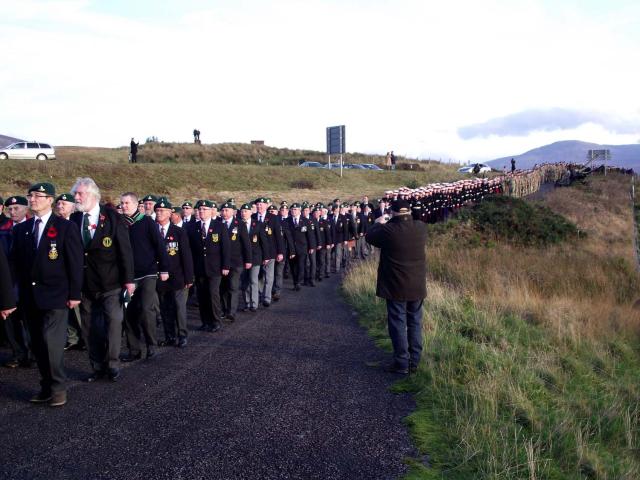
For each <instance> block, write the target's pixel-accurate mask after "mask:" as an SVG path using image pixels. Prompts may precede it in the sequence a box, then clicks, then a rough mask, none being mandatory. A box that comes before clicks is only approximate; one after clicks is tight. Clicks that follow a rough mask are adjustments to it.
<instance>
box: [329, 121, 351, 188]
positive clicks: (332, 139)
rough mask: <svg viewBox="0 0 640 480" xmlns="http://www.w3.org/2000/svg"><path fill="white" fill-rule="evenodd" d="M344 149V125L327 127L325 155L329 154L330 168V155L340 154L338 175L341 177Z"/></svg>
mask: <svg viewBox="0 0 640 480" xmlns="http://www.w3.org/2000/svg"><path fill="white" fill-rule="evenodd" d="M344 153H346V150H345V128H344V125H338V126H336V127H327V155H328V156H329V169H331V155H333V154H339V155H340V176H341V177H342V168H343V166H344V162H343V159H342V155H343V154H344Z"/></svg>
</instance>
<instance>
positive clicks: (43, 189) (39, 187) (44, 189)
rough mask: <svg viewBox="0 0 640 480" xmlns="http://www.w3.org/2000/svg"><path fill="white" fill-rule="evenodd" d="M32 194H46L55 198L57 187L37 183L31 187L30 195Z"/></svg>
mask: <svg viewBox="0 0 640 480" xmlns="http://www.w3.org/2000/svg"><path fill="white" fill-rule="evenodd" d="M31 192H38V193H44V194H45V195H48V196H50V197H55V196H56V187H54V186H53V185H51V184H50V183H46V182H43V183H36V184H35V185H31V187H30V188H29V191H28V193H31Z"/></svg>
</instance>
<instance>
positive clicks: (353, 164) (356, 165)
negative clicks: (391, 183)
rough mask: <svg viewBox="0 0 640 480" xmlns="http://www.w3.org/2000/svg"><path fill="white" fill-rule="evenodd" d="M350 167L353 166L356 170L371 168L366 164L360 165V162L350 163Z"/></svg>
mask: <svg viewBox="0 0 640 480" xmlns="http://www.w3.org/2000/svg"><path fill="white" fill-rule="evenodd" d="M349 168H352V169H354V170H369V169H368V168H367V167H365V166H364V165H360V164H359V163H352V164H351V165H349Z"/></svg>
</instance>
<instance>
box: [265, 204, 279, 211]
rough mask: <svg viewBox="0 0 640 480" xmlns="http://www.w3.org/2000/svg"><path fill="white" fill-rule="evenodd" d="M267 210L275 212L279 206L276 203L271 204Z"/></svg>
mask: <svg viewBox="0 0 640 480" xmlns="http://www.w3.org/2000/svg"><path fill="white" fill-rule="evenodd" d="M267 210H269V211H271V212H275V211H277V210H278V207H276V206H275V205H269V207H268V208H267Z"/></svg>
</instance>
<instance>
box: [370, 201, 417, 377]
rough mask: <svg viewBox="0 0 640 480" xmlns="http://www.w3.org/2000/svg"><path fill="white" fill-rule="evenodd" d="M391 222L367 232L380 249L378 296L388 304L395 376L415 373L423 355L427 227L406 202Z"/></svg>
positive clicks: (396, 208)
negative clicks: (415, 217)
mask: <svg viewBox="0 0 640 480" xmlns="http://www.w3.org/2000/svg"><path fill="white" fill-rule="evenodd" d="M391 210H392V215H393V217H392V218H391V220H390V221H389V222H387V221H386V217H384V216H382V217H380V218H379V219H378V220H376V223H375V224H374V225H373V226H372V227H371V229H370V230H369V231H368V232H367V236H366V239H367V242H369V243H370V244H371V245H373V246H374V247H378V248H379V249H380V263H379V265H378V280H377V286H376V295H377V296H378V297H381V298H384V299H385V300H386V301H387V322H388V324H389V336H390V337H391V343H392V344H393V363H392V364H391V365H389V366H388V367H387V368H386V370H387V371H389V372H392V373H399V374H407V373H409V372H414V371H415V370H416V369H417V367H418V363H419V362H420V356H421V353H422V326H421V322H422V303H423V301H424V297H426V295H427V258H426V253H425V246H426V241H427V226H426V224H425V223H424V222H421V221H415V220H413V218H412V217H411V206H410V205H409V203H408V202H407V201H406V200H395V201H394V202H393V203H392V206H391Z"/></svg>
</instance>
